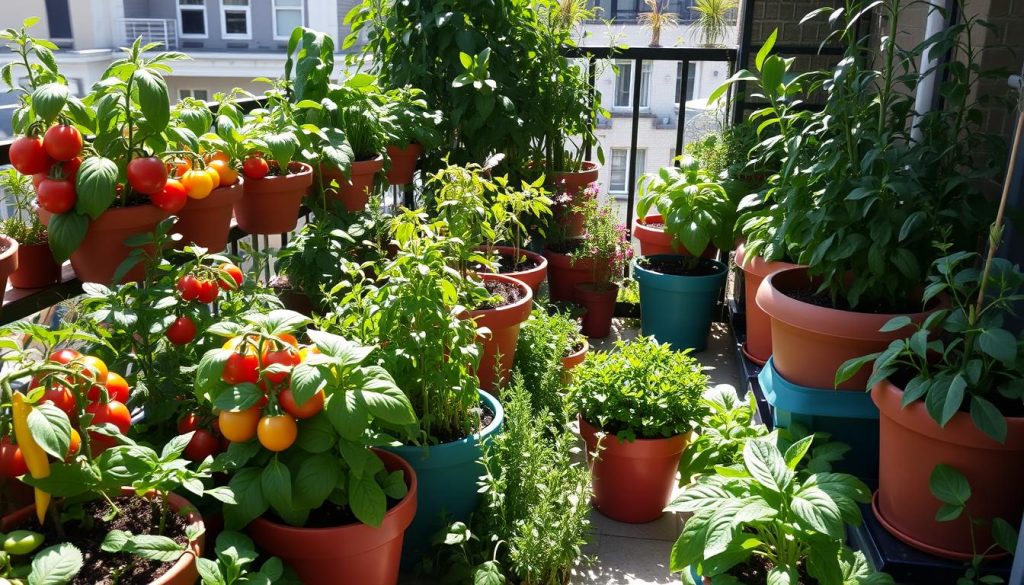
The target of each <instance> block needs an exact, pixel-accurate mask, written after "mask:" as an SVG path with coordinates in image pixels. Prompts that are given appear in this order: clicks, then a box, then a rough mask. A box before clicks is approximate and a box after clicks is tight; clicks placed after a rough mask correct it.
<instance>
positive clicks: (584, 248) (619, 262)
mask: <svg viewBox="0 0 1024 585" xmlns="http://www.w3.org/2000/svg"><path fill="white" fill-rule="evenodd" d="M577 209H579V210H580V212H581V213H583V237H582V238H580V239H579V240H578V243H577V244H575V246H574V247H573V249H572V251H570V252H569V261H570V262H571V263H572V264H575V263H577V262H580V261H581V260H587V261H590V262H591V265H592V267H593V268H592V276H593V282H595V283H599V284H604V283H610V282H612V281H614V280H618V279H619V278H620V276H619V275H621V274H623V273H624V272H625V269H626V266H627V265H628V264H629V259H630V258H632V257H633V246H632V245H631V244H630V243H629V238H628V231H627V230H626V226H625V225H622V224H620V223H618V219H616V214H615V210H614V209H613V208H612V207H611V205H608V204H600V203H598V202H597V198H596V197H593V198H591V197H587V198H584V199H583V200H582V201H581V202H580V203H579V205H578V207H577Z"/></svg>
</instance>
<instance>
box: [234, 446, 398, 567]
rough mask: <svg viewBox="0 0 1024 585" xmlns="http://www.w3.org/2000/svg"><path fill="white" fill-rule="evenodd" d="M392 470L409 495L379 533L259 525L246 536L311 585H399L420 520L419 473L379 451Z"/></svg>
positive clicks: (354, 527) (350, 527)
mask: <svg viewBox="0 0 1024 585" xmlns="http://www.w3.org/2000/svg"><path fill="white" fill-rule="evenodd" d="M374 452H375V453H376V454H377V456H378V457H380V459H381V460H382V461H383V462H384V467H386V468H387V469H388V471H395V470H401V471H402V473H403V474H404V475H405V484H406V485H407V486H408V487H409V493H407V494H406V496H405V497H404V498H402V500H401V501H400V502H398V503H397V504H395V505H394V506H392V507H391V509H390V510H388V511H387V513H386V514H385V515H384V521H383V523H381V525H380V526H379V527H377V528H374V527H372V526H367V525H366V524H362V523H355V524H346V525H345V526H337V527H332V528H296V527H294V526H287V525H284V524H278V523H276V522H271V521H270V520H267V519H266V518H262V517H261V518H257V519H255V520H253V521H252V522H251V523H250V524H249V527H248V528H247V529H246V532H248V533H249V536H251V537H252V539H253V540H254V541H255V542H256V544H257V545H258V546H259V547H260V548H261V549H263V550H264V551H265V552H266V553H267V554H270V555H274V556H277V557H280V558H281V560H282V561H284V562H285V563H286V564H287V565H288V566H290V567H291V568H292V569H294V570H295V572H296V573H297V574H298V576H299V579H300V580H301V581H302V582H303V583H305V584H306V585H320V584H323V585H394V584H395V583H397V582H398V566H399V562H400V560H401V558H402V537H403V536H404V535H405V529H406V528H408V527H409V524H410V523H412V519H413V517H414V516H416V491H417V486H416V473H415V472H414V471H413V470H412V467H410V466H409V464H408V463H406V462H405V461H404V460H402V458H400V457H398V456H397V455H394V454H392V453H388V452H386V451H378V450H376V449H375V450H374Z"/></svg>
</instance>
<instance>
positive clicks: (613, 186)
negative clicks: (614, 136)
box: [608, 148, 647, 193]
mask: <svg viewBox="0 0 1024 585" xmlns="http://www.w3.org/2000/svg"><path fill="white" fill-rule="evenodd" d="M646 170H647V150H646V149H644V148H638V149H636V174H635V175H634V176H633V180H634V181H635V180H636V179H639V178H640V175H642V174H644V172H645V171H646ZM628 181H629V149H628V148H613V149H612V165H611V177H610V178H609V180H608V191H609V192H610V193H625V192H626V190H627V189H626V187H627V182H628Z"/></svg>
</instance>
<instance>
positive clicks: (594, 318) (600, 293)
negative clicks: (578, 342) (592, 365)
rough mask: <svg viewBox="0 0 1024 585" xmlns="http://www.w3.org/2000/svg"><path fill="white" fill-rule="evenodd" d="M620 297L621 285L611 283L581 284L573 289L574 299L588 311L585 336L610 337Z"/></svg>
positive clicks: (583, 328)
mask: <svg viewBox="0 0 1024 585" xmlns="http://www.w3.org/2000/svg"><path fill="white" fill-rule="evenodd" d="M618 296H619V285H617V284H614V283H610V282H581V283H579V284H577V285H576V286H575V287H573V299H574V300H575V301H576V302H577V303H578V304H580V305H582V306H583V308H585V309H586V310H587V311H586V312H585V313H584V314H583V325H582V327H581V329H582V330H583V335H586V336H587V337H597V338H603V337H608V335H609V334H610V333H611V331H612V317H614V316H615V299H616V298H617V297H618Z"/></svg>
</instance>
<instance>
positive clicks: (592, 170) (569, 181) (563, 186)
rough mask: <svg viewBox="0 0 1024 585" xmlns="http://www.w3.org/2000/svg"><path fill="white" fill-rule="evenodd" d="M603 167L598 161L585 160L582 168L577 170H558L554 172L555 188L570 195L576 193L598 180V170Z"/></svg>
mask: <svg viewBox="0 0 1024 585" xmlns="http://www.w3.org/2000/svg"><path fill="white" fill-rule="evenodd" d="M600 170H601V167H600V166H598V164H597V163H596V162H591V161H589V160H588V161H584V162H583V164H582V165H580V170H579V171H575V172H556V173H552V177H551V179H552V181H553V182H554V184H555V189H557V190H558V192H559V193H567V194H569V195H576V194H577V193H579V192H580V191H582V190H583V189H585V188H586V187H587V185H589V184H591V183H593V182H594V181H596V180H597V175H598V172H599V171H600Z"/></svg>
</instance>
